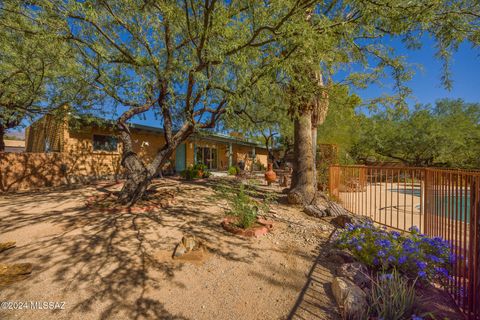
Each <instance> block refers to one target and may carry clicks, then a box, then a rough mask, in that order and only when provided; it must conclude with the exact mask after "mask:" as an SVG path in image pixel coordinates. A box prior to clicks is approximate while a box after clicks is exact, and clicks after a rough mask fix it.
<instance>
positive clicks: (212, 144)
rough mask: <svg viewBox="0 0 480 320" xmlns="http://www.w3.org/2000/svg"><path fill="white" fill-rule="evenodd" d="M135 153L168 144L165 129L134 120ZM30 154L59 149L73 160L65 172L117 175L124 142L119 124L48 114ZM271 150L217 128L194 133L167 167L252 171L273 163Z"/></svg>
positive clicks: (150, 153)
mask: <svg viewBox="0 0 480 320" xmlns="http://www.w3.org/2000/svg"><path fill="white" fill-rule="evenodd" d="M130 131H131V133H132V138H133V141H134V151H135V152H136V153H137V154H140V155H141V156H142V158H144V159H146V161H149V160H151V159H152V158H153V157H154V156H155V154H156V151H157V150H158V149H159V148H160V147H161V146H163V145H164V143H165V139H164V134H163V130H162V129H159V128H156V127H150V126H144V125H139V124H130ZM25 136H26V152H46V153H49V152H56V153H61V154H63V155H65V157H67V158H71V159H70V160H68V161H65V168H64V169H63V170H64V171H67V172H70V173H72V172H74V173H75V174H74V175H77V176H78V175H82V176H90V175H94V176H98V175H112V174H117V173H118V172H119V170H121V169H120V168H119V160H120V156H121V150H122V148H121V142H120V140H119V138H118V137H117V132H116V130H115V126H114V125H113V123H108V122H107V121H105V120H103V121H95V122H88V121H86V120H84V119H82V118H80V119H70V120H68V121H59V120H58V119H55V118H54V117H53V116H51V115H46V116H44V117H42V118H41V119H39V120H38V121H36V122H34V123H32V125H30V126H29V127H28V128H27V129H26V134H25ZM267 159H268V152H267V150H266V148H265V147H264V146H262V145H260V144H259V143H258V142H253V141H249V140H247V139H242V138H239V137H233V136H229V135H225V134H220V133H215V132H211V131H202V132H198V133H195V134H193V135H192V136H190V137H189V138H188V139H187V140H186V141H185V142H184V143H182V144H181V145H180V146H178V147H177V149H176V151H175V152H174V154H173V155H172V157H171V159H170V161H169V163H167V164H166V165H165V167H164V168H163V169H164V170H169V171H173V172H177V173H178V172H181V171H183V170H185V169H186V168H187V167H188V166H190V165H193V164H195V163H203V164H205V165H206V166H207V167H208V168H209V169H210V170H214V171H215V170H227V169H228V167H229V166H232V165H238V164H240V163H242V162H243V164H244V165H245V169H246V170H250V169H252V165H254V169H255V168H256V169H262V168H263V167H266V166H267Z"/></svg>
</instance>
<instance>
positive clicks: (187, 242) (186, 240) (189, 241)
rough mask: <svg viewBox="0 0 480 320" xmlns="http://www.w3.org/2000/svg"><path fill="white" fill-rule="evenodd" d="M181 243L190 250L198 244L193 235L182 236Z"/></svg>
mask: <svg viewBox="0 0 480 320" xmlns="http://www.w3.org/2000/svg"><path fill="white" fill-rule="evenodd" d="M182 243H183V245H184V246H185V248H186V249H187V251H192V250H194V249H195V248H196V247H197V246H198V242H197V241H196V240H195V237H194V236H183V238H182Z"/></svg>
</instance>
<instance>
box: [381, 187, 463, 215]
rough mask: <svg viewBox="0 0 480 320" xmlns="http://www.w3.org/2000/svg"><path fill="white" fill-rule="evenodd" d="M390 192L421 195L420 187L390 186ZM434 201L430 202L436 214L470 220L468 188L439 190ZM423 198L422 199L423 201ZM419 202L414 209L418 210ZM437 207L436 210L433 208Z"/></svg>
mask: <svg viewBox="0 0 480 320" xmlns="http://www.w3.org/2000/svg"><path fill="white" fill-rule="evenodd" d="M390 191H391V192H398V193H401V194H406V195H411V196H414V197H421V195H422V190H421V188H392V189H390ZM434 197H435V199H434V201H433V202H432V203H431V204H430V205H431V206H432V207H433V208H432V209H434V211H436V213H437V215H439V216H441V217H447V218H451V219H455V220H457V216H458V220H460V221H467V222H469V221H470V190H462V191H459V192H458V195H457V194H451V195H443V194H442V193H441V192H440V191H437V194H436V195H435V196H434ZM424 201H425V199H422V203H424ZM420 208H421V206H420V204H417V205H416V206H415V209H417V210H420ZM435 209H437V210H435Z"/></svg>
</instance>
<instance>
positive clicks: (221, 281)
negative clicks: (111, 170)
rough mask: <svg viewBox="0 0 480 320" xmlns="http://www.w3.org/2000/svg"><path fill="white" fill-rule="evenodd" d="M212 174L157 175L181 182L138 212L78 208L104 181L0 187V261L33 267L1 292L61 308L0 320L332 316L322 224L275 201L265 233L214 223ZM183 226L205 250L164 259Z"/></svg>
mask: <svg viewBox="0 0 480 320" xmlns="http://www.w3.org/2000/svg"><path fill="white" fill-rule="evenodd" d="M217 179H227V178H215V179H212V180H210V181H209V182H201V183H187V182H181V181H178V180H164V181H162V182H157V183H158V184H159V185H160V186H166V185H168V186H172V185H173V186H175V187H179V188H178V190H180V191H178V192H177V195H176V202H175V203H174V204H171V205H170V206H169V207H167V208H164V209H158V210H155V211H154V212H149V213H142V214H132V213H128V212H115V213H106V212H102V211H99V210H96V209H87V208H86V207H85V205H84V203H85V199H87V197H89V196H91V195H96V194H100V193H102V192H104V191H105V188H102V187H94V186H90V187H84V188H80V189H74V190H57V191H50V192H41V193H24V194H15V195H3V196H0V242H4V241H11V240H13V241H16V242H17V247H16V248H14V249H10V250H8V251H6V252H3V253H0V260H1V262H2V263H20V262H30V263H32V264H33V265H34V269H33V272H32V274H31V275H30V276H29V277H28V278H27V279H25V280H23V281H19V282H17V283H14V284H11V285H9V286H7V287H3V288H0V301H16V302H27V303H29V302H30V301H39V302H44V301H47V302H59V304H57V305H56V306H55V307H57V308H60V309H56V310H48V309H43V310H31V309H30V310H0V319H36V320H41V319H235V320H239V319H338V318H339V316H338V313H337V309H336V306H335V303H334V301H333V300H332V296H331V294H330V291H329V290H330V281H331V278H332V273H331V269H332V267H333V266H330V265H328V261H325V259H324V258H323V257H322V247H323V245H324V243H325V241H326V239H327V237H328V235H329V234H330V232H331V231H332V230H331V227H330V226H329V225H328V224H326V223H325V222H323V221H320V220H318V219H314V218H311V217H309V216H306V215H305V214H304V213H302V212H301V211H300V210H299V209H296V208H292V207H290V206H287V205H283V204H275V205H273V207H272V211H271V212H270V216H269V217H268V218H269V219H271V220H273V221H274V230H273V231H272V233H270V234H268V235H266V236H264V237H261V238H248V239H246V238H241V237H238V236H234V235H232V234H229V233H227V232H226V231H224V230H223V229H222V228H221V226H220V222H221V221H222V218H223V217H224V212H225V203H223V202H222V201H220V200H216V201H215V200H212V197H211V196H212V194H213V191H212V188H211V186H212V185H215V183H216V182H218V180H217ZM271 189H272V190H274V191H277V192H279V191H280V189H279V188H276V187H272V188H271ZM279 194H280V193H279ZM281 200H282V199H281V198H280V202H282V201H281ZM184 234H192V235H195V237H196V238H197V239H200V240H201V241H202V243H203V244H204V245H205V246H206V247H207V248H208V250H207V253H206V254H204V255H202V256H201V258H199V259H194V260H192V261H179V260H173V259H171V255H172V252H173V250H174V248H175V245H176V244H177V243H178V242H179V241H180V240H181V238H182V236H183V235H184ZM60 302H61V303H60ZM62 303H64V304H62ZM2 306H3V305H2ZM10 306H12V305H10ZM17 307H19V305H17ZM62 307H63V308H62ZM37 309H38V308H37Z"/></svg>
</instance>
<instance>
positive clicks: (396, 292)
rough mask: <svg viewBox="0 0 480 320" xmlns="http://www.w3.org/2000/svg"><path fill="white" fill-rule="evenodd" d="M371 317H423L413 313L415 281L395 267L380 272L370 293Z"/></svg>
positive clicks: (397, 318) (391, 319)
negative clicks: (386, 271) (390, 270)
mask: <svg viewBox="0 0 480 320" xmlns="http://www.w3.org/2000/svg"><path fill="white" fill-rule="evenodd" d="M368 302H369V303H368V304H369V313H370V317H376V318H377V319H389V320H401V319H421V318H420V317H417V316H415V315H414V314H413V311H414V304H415V281H409V280H408V279H406V278H405V277H403V276H401V275H400V274H399V273H398V272H397V271H396V270H395V269H393V270H392V272H391V273H383V274H378V275H377V276H376V278H375V279H373V280H372V288H371V289H370V291H369V295H368Z"/></svg>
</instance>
